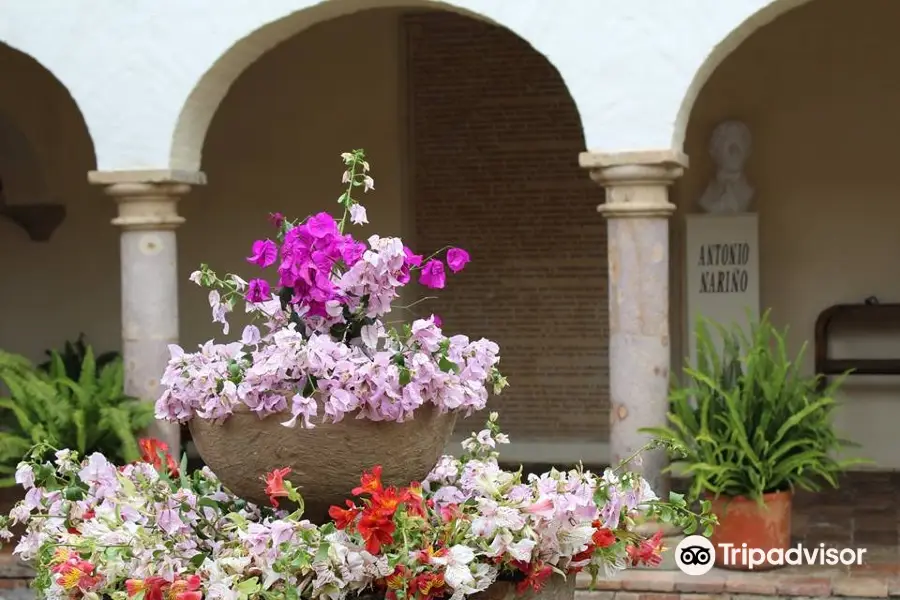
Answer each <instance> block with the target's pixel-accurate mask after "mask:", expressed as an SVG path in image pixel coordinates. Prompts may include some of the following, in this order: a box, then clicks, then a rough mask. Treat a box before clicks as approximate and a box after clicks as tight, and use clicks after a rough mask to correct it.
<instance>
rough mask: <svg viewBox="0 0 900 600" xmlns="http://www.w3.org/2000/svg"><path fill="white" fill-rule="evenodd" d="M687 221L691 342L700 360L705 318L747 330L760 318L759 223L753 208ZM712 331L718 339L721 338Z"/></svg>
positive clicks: (694, 355) (694, 360)
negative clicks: (701, 323)
mask: <svg viewBox="0 0 900 600" xmlns="http://www.w3.org/2000/svg"><path fill="white" fill-rule="evenodd" d="M686 221H687V240H686V248H685V254H686V258H687V264H686V265H685V267H686V268H685V272H686V274H687V277H686V284H687V294H686V301H687V322H688V329H687V332H686V333H687V337H688V339H687V340H686V341H687V343H688V344H689V352H688V354H689V356H690V361H691V362H690V364H691V365H696V364H697V340H696V328H697V321H698V319H699V318H700V317H703V318H704V319H706V320H708V321H710V322H713V323H718V324H720V325H723V326H725V327H731V326H732V325H738V326H741V327H743V328H744V330H745V332H746V333H748V334H749V322H750V321H751V320H753V321H756V320H757V319H758V318H759V312H760V306H759V288H760V286H759V222H758V219H757V216H756V215H755V214H753V213H743V214H724V215H719V214H716V215H706V214H696V215H688V217H687V219H686ZM710 333H711V334H712V335H713V342H714V343H717V342H720V341H721V340H720V339H719V336H718V334H717V333H716V332H715V331H710ZM719 345H720V346H721V344H719Z"/></svg>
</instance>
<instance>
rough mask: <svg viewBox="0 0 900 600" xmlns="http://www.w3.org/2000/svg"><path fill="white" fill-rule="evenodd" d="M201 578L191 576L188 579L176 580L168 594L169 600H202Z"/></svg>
mask: <svg viewBox="0 0 900 600" xmlns="http://www.w3.org/2000/svg"><path fill="white" fill-rule="evenodd" d="M199 589H200V576H199V575H191V576H190V577H188V578H187V579H176V580H175V581H173V582H172V585H170V586H169V590H168V592H167V593H166V599H167V600H201V598H202V597H203V594H202V593H201V592H200V591H199Z"/></svg>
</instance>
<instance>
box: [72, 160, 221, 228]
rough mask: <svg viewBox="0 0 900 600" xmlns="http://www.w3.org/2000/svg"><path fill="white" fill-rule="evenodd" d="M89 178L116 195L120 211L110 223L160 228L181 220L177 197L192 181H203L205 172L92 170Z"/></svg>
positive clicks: (178, 197)
mask: <svg viewBox="0 0 900 600" xmlns="http://www.w3.org/2000/svg"><path fill="white" fill-rule="evenodd" d="M88 181H89V182H90V183H93V184H97V185H104V186H106V188H105V190H104V192H105V193H106V194H107V195H108V196H112V197H113V198H115V200H116V203H117V204H118V207H119V215H118V216H117V217H116V218H115V219H113V220H112V224H113V225H118V226H120V227H122V228H123V229H126V230H142V229H149V230H156V231H159V230H166V229H175V228H176V227H178V226H179V225H181V224H182V223H184V217H181V216H179V215H178V200H179V199H180V198H181V197H182V196H184V195H185V194H187V193H189V192H190V191H191V185H202V184H204V183H206V176H205V175H204V174H203V173H202V172H200V171H195V172H188V171H167V170H137V171H91V172H90V173H88Z"/></svg>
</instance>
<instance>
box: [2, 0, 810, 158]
mask: <svg viewBox="0 0 900 600" xmlns="http://www.w3.org/2000/svg"><path fill="white" fill-rule="evenodd" d="M807 1H810V0H728V1H727V2H723V1H722V0H691V1H690V2H687V1H683V2H660V1H659V0H630V1H629V2H622V1H621V0H591V1H590V2H586V1H585V0H555V1H554V2H548V1H547V0H519V1H517V2H511V1H510V0H267V1H266V2H258V1H257V0H221V1H220V2H219V3H218V4H217V5H216V9H215V10H211V9H210V5H209V3H208V2H205V1H202V0H152V1H151V0H136V1H135V2H128V3H122V2H118V1H117V0H83V1H81V2H78V3H60V2H58V1H57V0H29V2H11V3H7V4H6V5H4V6H3V9H2V11H0V16H2V18H0V41H4V42H6V43H8V44H9V45H10V46H12V47H14V48H17V49H19V50H21V51H22V52H25V53H27V54H28V55H30V56H32V57H34V58H35V59H36V60H37V61H39V62H40V63H41V64H42V65H44V66H45V67H46V68H47V69H48V70H49V71H50V72H51V73H53V74H54V76H55V77H56V78H57V79H59V80H60V81H61V82H62V83H63V85H64V86H65V87H66V88H67V89H68V91H69V92H70V94H71V96H72V97H73V99H74V100H75V103H76V104H77V105H78V107H79V108H80V109H81V112H82V114H83V116H84V120H85V122H86V124H87V127H88V130H89V132H90V134H91V137H92V139H93V141H94V146H95V148H96V155H97V168H98V169H100V170H132V169H164V168H174V169H193V168H196V166H197V164H198V162H199V150H198V146H199V145H200V143H201V142H202V140H201V139H200V138H202V135H203V132H204V131H205V128H206V125H207V124H208V120H207V119H208V115H210V114H212V112H214V108H215V105H216V104H217V102H218V101H219V100H220V99H221V96H222V95H223V94H224V93H225V91H227V87H228V85H229V84H230V82H231V81H233V80H234V78H235V77H237V75H238V73H240V72H241V71H242V70H243V68H245V67H246V66H247V65H249V64H251V63H252V62H253V61H254V60H255V59H256V58H258V57H259V56H260V55H262V54H263V53H265V52H266V50H268V49H269V48H270V47H271V46H273V45H275V44H277V43H278V42H279V41H281V40H283V39H285V38H287V37H290V36H291V35H292V34H293V33H296V32H297V31H300V30H302V29H303V28H304V27H307V26H309V25H310V24H312V23H313V22H316V21H322V20H326V19H329V18H333V17H336V16H338V15H341V14H346V13H348V12H352V11H355V10H361V9H365V8H376V7H379V6H385V5H393V6H417V5H419V6H421V5H430V6H435V7H442V8H445V9H447V10H453V11H456V12H461V13H464V14H467V15H470V16H473V17H475V18H480V19H483V20H486V21H489V22H493V23H496V24H498V25H500V26H502V27H505V28H507V29H509V30H510V31H512V32H514V33H515V34H517V35H518V36H519V37H521V38H522V39H524V40H526V41H527V42H528V43H529V44H531V46H532V47H533V48H534V49H535V50H536V51H537V52H539V53H541V54H542V55H544V56H545V57H546V58H547V60H549V61H550V62H551V63H552V64H553V65H554V67H555V68H556V69H557V70H558V71H559V73H560V75H561V77H562V79H563V81H564V82H565V84H566V86H567V88H568V90H569V93H570V94H571V96H572V98H573V100H574V101H575V104H576V106H577V108H578V111H579V114H580V117H581V121H582V126H583V130H584V137H585V143H586V146H587V149H589V150H594V151H601V152H604V151H607V152H622V151H638V150H660V149H668V148H673V147H674V148H675V149H679V150H680V149H681V144H682V141H683V137H684V128H685V125H686V122H687V116H688V115H689V114H690V110H691V107H692V106H693V102H694V99H695V97H696V95H697V93H698V92H699V90H700V88H702V86H703V84H704V82H705V81H706V79H707V77H708V76H709V74H710V73H711V72H712V71H713V70H714V69H715V67H716V66H717V65H718V64H719V63H720V62H721V60H722V59H723V58H724V57H725V56H727V55H728V54H729V52H730V51H731V50H732V49H733V48H734V47H736V46H737V45H738V44H739V43H740V42H741V41H743V40H744V39H745V38H746V37H748V36H749V35H750V34H751V33H752V32H753V31H755V30H756V29H758V28H759V27H761V26H762V25H764V24H765V23H767V22H768V21H771V20H773V19H775V18H776V17H777V16H778V15H780V14H782V13H784V12H786V11H788V10H790V9H792V8H794V7H796V6H798V5H800V4H803V3H804V2H807ZM204 115H206V116H204ZM204 121H206V122H204ZM188 140H193V141H190V142H188ZM573 160H575V158H573Z"/></svg>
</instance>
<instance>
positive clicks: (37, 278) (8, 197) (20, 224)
mask: <svg viewBox="0 0 900 600" xmlns="http://www.w3.org/2000/svg"><path fill="white" fill-rule="evenodd" d="M0 73H3V75H4V77H3V80H2V82H0V181H2V183H3V201H2V204H3V206H2V207H0V214H2V215H3V216H2V217H0V272H2V273H3V277H4V279H5V280H6V281H7V282H8V287H9V293H6V294H4V295H3V297H2V299H0V312H2V314H4V315H7V317H8V318H4V319H2V320H0V348H2V349H4V350H7V351H11V352H16V353H21V354H25V355H26V356H28V357H29V358H32V359H42V358H43V351H44V350H45V349H47V348H51V347H57V346H59V345H61V344H62V343H63V342H64V341H65V340H66V339H74V338H76V337H77V336H78V334H79V333H80V332H81V331H84V332H85V333H86V334H87V335H88V336H89V338H90V339H91V340H92V341H93V340H96V341H97V342H98V344H100V345H103V346H105V348H104V349H105V350H109V349H114V348H117V347H118V345H119V342H118V329H119V326H118V323H116V322H108V321H109V320H108V318H107V315H108V314H110V313H112V314H116V313H117V312H118V298H119V293H118V285H117V282H116V281H115V280H114V279H113V280H112V281H110V278H109V274H110V273H116V272H117V271H118V266H117V263H116V255H115V252H116V250H117V244H116V237H115V232H114V231H110V228H109V226H108V223H107V221H106V220H105V219H103V218H102V217H101V216H100V215H102V214H103V210H102V206H101V207H98V206H97V202H96V201H95V191H94V190H92V189H91V188H90V186H89V185H88V183H87V179H86V174H87V172H88V171H90V170H91V169H93V168H94V167H95V164H96V158H95V152H94V146H93V141H92V139H91V135H90V133H89V132H88V127H87V125H86V123H85V119H84V117H83V115H82V113H81V111H80V109H79V107H78V105H77V104H76V102H75V100H74V99H73V98H72V96H71V94H70V92H69V90H68V89H67V88H66V87H65V85H64V84H63V83H62V82H61V81H60V80H59V79H57V77H56V76H55V75H54V74H53V73H51V72H50V71H49V70H48V69H47V68H45V67H44V66H43V65H42V64H41V63H39V62H38V61H37V60H35V59H34V58H33V57H31V56H30V55H28V54H25V53H24V52H21V51H19V50H17V49H14V48H13V47H11V46H8V45H5V44H0ZM86 240H89V241H90V242H89V243H88V242H86ZM85 264H89V265H91V268H90V269H85V268H84V265H85ZM106 265H108V267H109V268H108V269H106V268H104V267H105V266H106ZM50 282H53V283H50ZM110 283H111V285H110ZM48 285H49V286H50V287H49V288H48ZM50 288H54V289H58V290H66V291H62V292H57V293H42V292H40V291H38V290H48V289H50ZM15 290H21V293H16V292H15ZM88 307H90V308H88Z"/></svg>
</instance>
